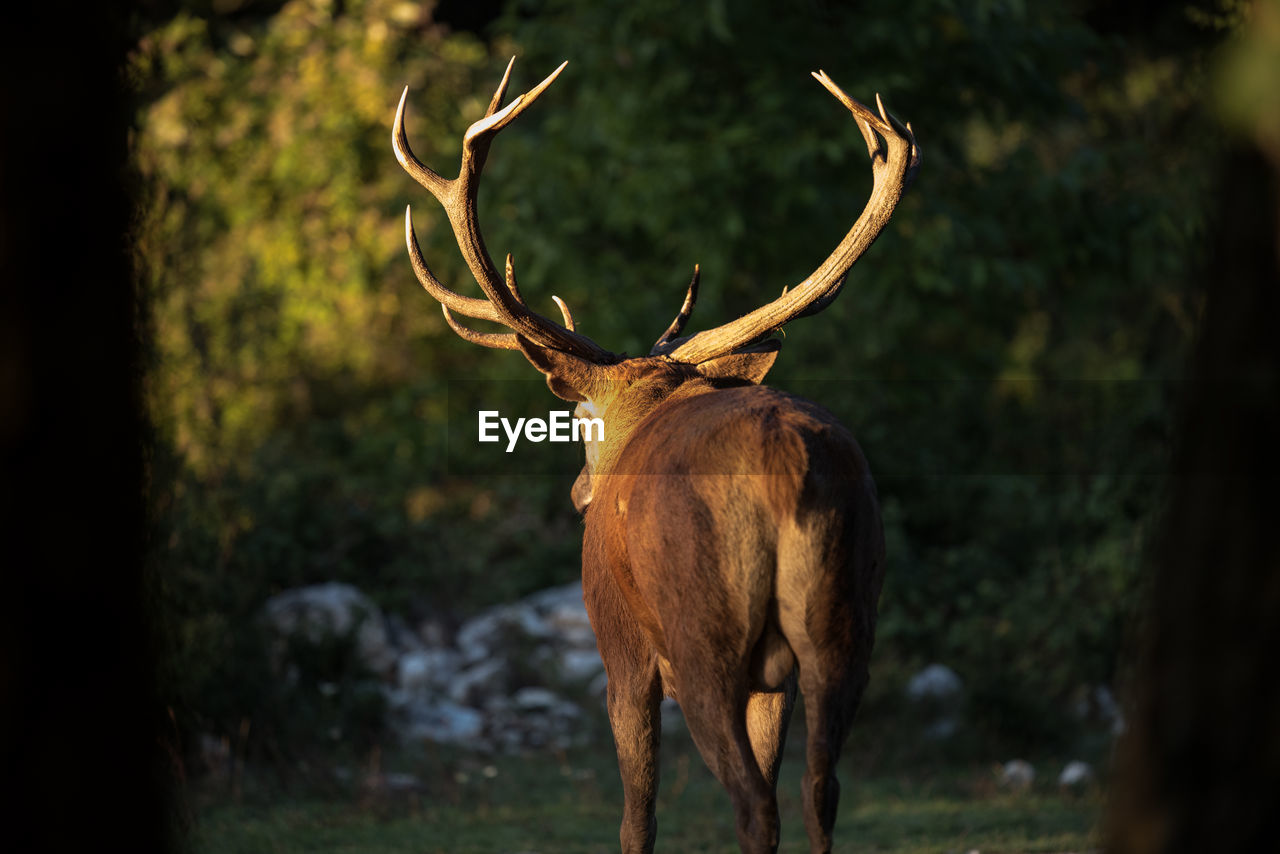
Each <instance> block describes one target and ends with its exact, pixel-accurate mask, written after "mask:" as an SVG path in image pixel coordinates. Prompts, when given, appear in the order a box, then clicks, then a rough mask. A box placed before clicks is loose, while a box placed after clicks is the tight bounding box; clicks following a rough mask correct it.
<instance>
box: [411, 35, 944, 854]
mask: <svg viewBox="0 0 1280 854" xmlns="http://www.w3.org/2000/svg"><path fill="white" fill-rule="evenodd" d="M514 62H515V59H514V57H513V58H512V60H511V62H510V63H509V64H508V65H507V70H506V72H505V73H504V74H503V77H502V80H501V82H500V83H499V84H498V88H497V90H496V91H495V93H494V95H493V98H492V100H491V101H490V102H489V106H488V109H487V110H486V111H485V114H484V116H483V117H482V118H481V119H479V120H478V121H476V122H475V123H474V124H472V125H471V126H470V127H469V128H468V130H467V131H466V132H465V134H464V136H463V143H462V163H461V167H460V169H459V173H458V177H457V178H453V179H446V178H443V177H441V176H440V175H439V174H438V173H436V172H435V171H434V170H432V169H431V168H430V167H428V166H426V165H425V164H423V163H422V162H420V161H419V160H418V159H417V158H416V157H415V156H414V154H413V151H412V149H411V148H410V146H409V140H408V136H407V133H406V130H405V108H406V101H407V99H408V96H409V89H408V87H406V88H405V90H404V92H403V93H402V95H401V97H400V103H399V106H398V107H397V109H396V114H395V120H394V124H393V129H392V148H393V150H394V152H395V156H396V159H397V160H398V161H399V163H400V165H401V166H402V167H403V168H404V169H405V170H406V171H407V172H408V173H409V175H410V176H412V177H413V178H414V179H415V180H416V181H417V182H418V183H419V184H421V185H422V186H423V187H424V188H425V189H426V190H427V191H428V192H430V193H431V195H432V196H434V197H435V199H436V200H437V201H438V202H439V203H440V205H441V206H442V207H443V208H444V212H445V214H446V216H447V217H448V220H449V223H450V225H451V227H452V230H453V233H454V236H455V237H456V239H457V242H458V247H459V249H460V250H461V253H462V256H463V259H464V260H465V262H466V264H467V267H468V268H469V270H470V272H471V274H472V276H473V277H474V278H475V280H476V283H477V284H478V285H479V286H480V289H481V291H482V292H483V294H484V298H477V297H468V296H465V295H463V294H459V293H457V292H455V291H453V290H450V289H449V288H447V287H445V286H444V285H443V284H441V282H440V281H439V280H438V279H437V278H436V277H435V276H434V275H433V274H432V272H431V270H430V269H429V268H428V266H427V263H426V261H425V260H424V258H423V256H422V250H421V248H420V246H419V243H418V239H417V235H416V233H415V231H414V227H413V213H412V209H411V207H406V209H405V224H404V225H405V243H406V246H407V249H408V254H409V260H410V263H411V265H412V268H413V270H414V273H415V275H416V277H417V279H418V281H419V282H420V283H421V285H422V287H423V288H424V289H425V290H426V291H427V293H428V294H429V295H430V296H431V297H432V298H434V299H435V300H436V301H437V302H439V303H440V307H441V310H442V311H443V313H444V318H445V321H446V322H447V324H448V325H449V327H450V328H451V329H452V330H453V332H455V333H456V334H457V335H458V336H460V337H461V338H463V339H465V340H466V341H469V342H471V343H473V344H477V345H480V346H483V347H490V348H499V349H507V350H518V351H520V352H521V353H522V354H523V355H524V357H525V358H526V359H527V360H528V361H529V362H530V363H531V364H532V365H533V367H534V368H536V369H537V370H538V371H539V372H541V373H542V374H543V375H544V376H545V379H546V383H547V385H548V387H549V388H550V390H551V392H552V393H553V394H555V395H556V396H557V397H559V398H561V399H562V400H565V401H569V402H571V403H575V404H576V408H575V416H580V417H586V416H590V417H598V418H600V419H602V420H603V423H604V435H603V437H600V436H598V435H596V436H592V437H589V438H588V439H587V441H586V443H585V445H586V446H585V456H586V462H585V465H584V467H583V469H582V472H581V473H580V474H579V475H578V477H577V479H576V481H575V482H574V484H573V487H572V489H571V491H570V497H571V499H572V501H573V503H574V505H575V507H576V508H577V509H578V511H579V512H581V514H582V518H583V535H582V536H583V545H582V584H583V599H584V602H585V604H586V608H587V613H588V616H589V617H590V621H591V625H592V627H593V629H594V630H595V634H596V641H597V646H598V648H599V652H600V657H601V659H602V661H603V663H604V668H605V674H606V677H607V680H608V683H607V695H606V708H607V712H608V718H609V723H610V727H611V729H612V732H613V739H614V746H615V748H616V751H617V758H618V767H619V774H620V776H621V778H622V784H623V811H622V823H621V829H620V832H619V841H620V843H621V849H622V851H623V852H626V853H627V854H631V852H649V851H652V850H653V847H654V843H655V838H656V833H657V820H656V798H657V788H658V775H659V769H658V746H659V740H660V729H661V716H660V703H661V702H662V700H663V698H664V697H671V698H674V699H675V700H676V702H677V703H678V704H679V706H680V708H681V711H682V712H683V714H684V718H685V722H686V725H687V728H688V731H689V734H690V736H691V737H692V740H693V742H694V744H695V746H696V748H697V749H698V752H699V753H700V754H701V756H702V758H703V759H704V761H705V762H706V764H707V766H708V767H709V769H710V770H711V772H712V773H713V774H714V775H715V777H716V778H717V779H718V780H719V782H720V783H721V784H722V785H723V786H724V788H725V789H726V790H727V792H728V794H729V797H730V799H731V801H732V804H733V809H734V817H735V829H736V833H737V839H738V844H739V847H740V848H741V850H742V851H743V852H748V854H754V852H766V851H776V850H777V846H778V842H779V823H780V820H779V815H778V804H777V794H776V791H777V780H778V772H779V767H780V764H781V759H782V753H783V746H784V742H785V737H786V731H787V727H788V724H789V722H790V718H791V712H792V708H793V706H794V704H795V700H796V692H797V690H798V691H799V692H800V693H801V694H802V695H803V697H804V717H805V724H806V727H805V729H806V743H805V761H806V770H805V772H804V776H803V779H802V787H803V796H804V797H803V811H804V821H805V828H806V831H807V833H808V838H809V844H810V849H811V851H813V852H826V851H830V850H831V844H832V830H833V827H834V824H835V819H836V807H837V803H838V799H839V792H840V786H839V782H838V781H837V779H836V764H837V761H838V759H839V757H840V753H841V750H842V749H843V745H844V742H845V740H846V737H847V735H848V733H849V730H850V727H851V725H852V721H853V718H854V714H855V712H856V710H857V708H858V706H859V703H860V701H861V698H862V694H863V692H864V689H865V688H866V685H867V681H868V674H869V670H868V666H869V659H870V655H871V650H872V646H873V643H874V639H875V627H876V618H877V608H878V601H879V597H880V589H881V586H882V583H883V580H884V567H885V553H884V533H883V528H882V523H881V518H880V508H879V503H878V499H877V493H876V487H875V483H874V481H873V479H872V476H871V472H870V468H869V466H868V463H867V460H866V458H865V456H864V455H863V453H862V450H861V448H860V447H859V445H858V443H857V442H856V441H855V439H854V438H853V435H852V434H851V433H850V432H849V431H848V430H847V429H845V428H844V427H843V426H842V425H841V424H840V423H839V422H838V421H837V420H836V418H835V417H834V416H833V415H831V414H830V413H829V412H827V411H826V410H825V409H823V408H821V407H820V406H818V405H817V404H815V403H812V402H809V401H807V400H804V399H802V398H799V397H795V396H792V395H789V394H787V393H785V392H783V391H778V390H775V389H771V388H769V387H767V386H764V385H762V384H761V383H762V381H763V379H764V377H765V375H766V374H767V373H768V371H769V369H770V368H771V367H772V366H773V364H774V361H775V359H776V358H777V356H778V352H779V350H780V347H781V343H780V340H779V339H778V338H777V337H775V333H777V332H778V330H780V329H781V328H782V327H783V326H784V325H785V324H787V323H789V322H790V321H792V320H795V319H796V318H799V317H804V316H808V315H813V314H817V313H818V312H820V311H822V310H823V309H825V308H826V307H827V306H829V305H830V304H831V302H832V301H833V300H834V299H835V298H836V296H837V295H838V294H839V292H840V290H841V288H842V287H843V286H844V282H845V278H846V274H847V273H848V271H849V269H850V268H851V267H852V266H853V264H854V262H855V261H856V260H857V259H858V258H859V257H860V256H861V255H862V254H863V253H864V252H865V251H866V250H867V248H868V247H869V246H870V245H871V244H872V242H874V241H875V239H876V237H877V236H878V235H879V234H880V232H881V231H882V230H883V229H884V227H885V225H886V223H887V222H888V220H889V218H890V216H891V215H892V213H893V210H894V208H895V207H896V206H897V204H898V201H899V200H900V199H901V197H902V194H903V193H904V192H905V191H906V189H907V187H908V186H909V185H910V184H911V182H912V180H913V179H914V177H915V175H916V173H917V171H918V170H919V167H920V149H919V147H918V146H917V145H916V141H915V137H914V135H913V132H912V129H911V125H910V124H905V125H904V124H902V123H901V122H899V121H898V120H897V119H896V118H895V117H893V116H892V115H890V114H889V113H888V112H887V111H886V110H885V108H884V104H883V102H882V101H881V99H880V96H879V95H877V96H876V106H877V108H878V109H877V111H872V110H871V109H869V108H868V107H866V106H864V105H863V104H861V103H859V102H858V101H856V100H854V99H853V98H851V97H849V96H848V95H846V94H845V92H844V91H843V90H842V89H840V87H839V86H837V85H836V84H835V83H834V82H833V81H832V80H831V78H830V77H829V76H828V75H827V74H826V73H825V72H823V71H816V72H813V77H814V78H816V79H817V81H818V82H819V83H821V84H822V86H823V87H825V88H826V89H827V91H828V92H830V93H831V94H832V95H833V96H834V97H835V98H836V99H837V100H839V101H840V102H841V103H842V104H843V105H844V106H845V108H847V109H848V110H849V111H850V113H852V115H853V117H854V119H855V120H856V122H857V125H858V129H859V131H860V132H861V134H862V138H863V140H864V141H865V143H866V146H867V152H868V155H869V156H870V158H871V166H872V173H873V179H874V180H873V187H872V190H871V194H870V198H869V200H868V201H867V203H866V206H865V208H864V210H863V211H862V213H861V214H860V215H859V217H858V218H857V220H856V221H855V222H854V224H853V226H852V227H851V228H850V230H849V231H848V233H847V234H845V236H844V238H843V239H842V240H841V241H840V243H839V245H838V246H837V247H836V248H835V250H834V251H833V252H832V253H831V255H830V256H829V257H828V258H827V259H826V260H825V261H823V262H822V264H821V265H820V266H819V267H818V268H817V270H815V271H814V273H813V274H812V275H810V276H809V277H808V278H806V279H804V280H803V281H802V282H800V283H799V284H798V285H795V286H794V287H788V288H784V289H783V291H782V294H781V296H779V297H778V298H776V299H774V300H773V301H771V302H768V303H766V304H765V305H763V306H761V307H759V308H756V309H754V310H753V311H750V312H748V313H747V314H745V315H742V316H740V317H738V318H736V319H734V320H732V321H730V322H728V323H725V324H723V325H721V326H718V327H716V328H713V329H710V330H706V331H702V332H698V333H697V334H693V335H688V336H682V332H683V331H684V328H685V324H686V322H687V321H688V320H689V317H690V315H691V313H692V310H693V307H694V304H695V302H696V300H697V295H698V282H699V276H700V270H699V268H698V267H697V266H696V265H695V267H694V274H693V279H692V281H691V282H690V283H689V285H688V288H687V290H686V293H685V298H684V303H683V304H682V306H681V308H680V310H679V312H678V313H677V315H676V317H675V319H674V320H673V321H672V322H671V324H670V325H669V326H668V327H667V329H666V330H665V331H664V332H663V333H662V335H661V336H660V337H659V338H658V340H657V342H656V343H655V344H654V345H653V347H652V349H651V350H650V351H649V353H648V355H645V356H628V355H626V354H618V353H613V352H610V351H608V350H606V349H604V348H603V347H602V346H600V345H599V344H597V343H596V342H595V341H593V340H592V339H590V338H589V337H587V336H585V335H583V334H582V333H580V332H578V331H577V329H576V327H575V324H574V318H573V314H572V313H571V312H570V310H569V307H568V306H567V305H566V304H565V302H564V301H563V300H561V299H560V298H559V297H556V296H553V297H552V299H553V300H554V301H555V303H556V306H557V308H558V309H559V313H560V315H561V319H562V321H563V322H556V321H554V320H552V319H550V318H548V317H546V316H544V315H542V314H539V313H538V312H536V311H534V310H533V309H532V308H531V307H530V306H529V305H528V304H527V303H526V301H525V298H524V296H523V295H522V293H521V291H520V288H519V286H518V285H517V283H516V276H515V271H514V268H513V266H512V259H511V255H510V254H508V255H507V257H506V264H505V269H504V270H503V272H501V273H499V271H498V269H497V267H496V266H495V265H494V262H493V260H492V258H491V257H490V256H489V253H488V250H487V249H486V247H485V243H484V238H483V237H482V234H481V229H480V222H479V214H478V208H477V194H478V186H479V178H480V174H481V172H482V170H483V167H484V164H485V161H486V158H487V157H488V154H489V148H490V145H491V144H492V142H493V139H494V137H495V136H496V135H497V134H498V133H499V132H500V131H501V130H502V129H503V128H505V127H507V126H508V125H510V124H511V122H512V121H514V120H515V119H516V118H517V117H518V116H519V115H520V114H521V113H523V112H524V111H525V110H527V109H528V108H529V106H530V105H532V104H533V103H534V101H536V100H537V99H538V98H539V97H540V96H541V95H542V94H543V93H544V92H545V91H546V89H547V88H548V87H549V86H550V85H551V84H552V83H553V82H554V81H555V79H556V78H557V77H558V76H559V75H560V73H561V72H562V71H563V70H564V68H565V66H566V65H567V64H568V63H567V62H565V63H562V64H561V65H560V66H559V67H558V68H557V69H556V70H555V71H554V72H552V73H551V74H550V75H549V76H548V77H547V78H546V79H544V80H543V81H542V82H541V83H539V84H538V85H537V86H535V87H533V88H532V89H530V90H529V91H527V92H525V93H524V94H521V95H518V96H516V97H515V98H513V99H512V100H511V101H510V103H508V104H507V105H506V106H503V107H501V108H499V107H500V105H501V104H502V101H503V100H504V98H505V96H506V92H507V86H508V83H509V81H510V77H511V69H512V66H513V65H514ZM459 317H462V318H467V319H470V320H481V321H489V322H492V323H495V324H497V325H498V326H500V327H502V328H503V329H504V330H505V331H501V332H485V331H479V330H477V329H474V328H472V326H471V325H469V324H467V323H464V322H463V321H462V320H460V319H459Z"/></svg>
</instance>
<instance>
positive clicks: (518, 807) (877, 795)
mask: <svg viewBox="0 0 1280 854" xmlns="http://www.w3.org/2000/svg"><path fill="white" fill-rule="evenodd" d="M606 738H607V737H606ZM855 740H856V739H855ZM597 741H600V740H599V739H598V740H597ZM855 746H856V745H851V748H853V747H855ZM801 747H802V744H801V737H800V734H799V733H798V732H795V731H793V732H792V734H791V738H790V739H789V744H788V750H787V754H786V759H785V761H784V765H783V771H782V777H781V780H780V782H779V786H778V795H779V806H780V810H781V813H782V845H781V848H780V850H781V851H783V852H803V851H807V850H808V848H807V844H806V839H805V834H804V823H803V819H802V817H801V814H800V775H801V773H802V772H803V755H802V751H801ZM849 754H850V755H849V756H847V757H846V758H845V759H844V760H843V761H842V762H841V780H842V785H843V793H842V797H841V803H840V814H839V819H838V821H837V824H836V850H837V851H842V852H898V854H943V852H955V854H967V852H971V851H974V850H976V851H980V852H982V854H993V852H1068V851H1071V852H1083V851H1089V850H1092V849H1095V848H1097V847H1098V843H1097V839H1096V833H1095V831H1094V827H1095V824H1096V822H1097V819H1098V816H1099V813H1100V803H1101V794H1100V792H1099V791H1098V790H1097V789H1096V788H1094V789H1090V790H1088V791H1085V792H1078V793H1069V792H1060V791H1058V790H1057V788H1056V786H1055V785H1054V784H1053V781H1052V778H1053V777H1054V776H1055V775H1056V773H1057V771H1056V768H1053V767H1052V766H1051V764H1050V763H1049V762H1045V763H1044V770H1042V772H1041V777H1042V778H1048V779H1045V780H1044V781H1043V782H1039V781H1038V782H1037V784H1036V785H1035V786H1033V787H1032V789H1031V790H1029V791H1027V792H1023V793H1020V794H1014V793H1010V792H1005V791H1001V790H1000V788H999V787H998V786H997V784H996V774H995V771H994V768H993V767H990V766H988V767H979V766H964V765H955V764H950V765H947V766H945V767H941V768H933V767H929V766H928V765H927V764H925V765H924V766H921V765H920V764H919V763H913V765H914V766H915V768H914V770H912V771H891V770H889V769H888V768H886V767H885V766H886V763H885V762H883V761H876V760H874V759H871V760H869V761H868V757H867V755H866V753H865V750H863V751H859V750H857V749H851V750H850V751H849ZM378 764H379V765H380V766H381V769H382V770H404V771H409V772H412V773H413V774H414V775H415V776H416V777H417V778H418V779H419V780H420V781H421V782H422V786H421V787H420V788H419V789H418V790H416V791H408V792H406V791H399V792H394V793H388V792H385V791H383V792H379V791H376V790H369V789H362V788H361V787H359V786H357V785H349V786H345V787H343V786H334V787H331V788H330V790H328V791H323V792H316V791H311V792H310V793H309V794H306V795H299V794H292V795H291V794H287V793H285V792H283V791H282V790H281V789H279V788H278V787H277V788H274V789H272V788H269V787H266V786H265V785H264V784H261V783H260V782H259V783H255V782H254V781H253V780H252V779H244V780H241V781H240V782H239V783H238V785H236V786H235V787H232V786H230V785H228V784H225V783H224V784H222V785H219V786H211V785H209V784H207V783H206V784H204V785H203V786H200V787H198V788H196V789H194V790H193V792H192V796H191V802H192V804H193V813H194V821H193V825H192V835H191V841H192V843H193V849H194V850H195V851H196V852H199V853H200V854H231V852H237V854H239V852H246V854H247V853H248V852H299V854H301V852H308V854H318V853H319V852H324V854H348V852H350V854H354V852H406V854H407V852H415V854H423V853H424V852H428V853H429V854H434V852H440V854H533V852H537V854H557V853H558V852H563V854H597V852H600V854H604V852H615V851H617V850H618V844H617V825H618V819H619V816H620V810H621V803H622V789H621V784H620V783H619V782H618V776H617V770H616V766H615V765H614V760H613V755H612V750H611V745H609V744H608V743H607V742H606V743H604V744H598V745H597V746H595V747H594V748H592V749H582V750H575V751H572V752H569V753H560V754H554V755H552V754H547V755H541V756H525V757H492V758H487V759H486V758H483V757H475V756H468V755H465V754H452V755H449V754H442V753H430V754H421V755H412V754H408V753H406V754H403V755H397V756H394V757H387V758H385V760H379V763H378ZM859 764H862V765H863V766H864V768H863V770H861V771H860V770H859V767H858V766H859ZM867 766H870V767H869V770H868V769H867ZM662 769H663V777H662V786H661V789H660V798H659V805H658V846H657V847H658V850H659V851H668V852H716V854H720V852H723V854H732V852H737V850H738V848H737V845H736V842H735V837H734V831H733V812H732V808H731V807H730V804H729V799H728V796H727V795H725V794H724V792H723V791H722V790H721V789H720V787H719V784H718V783H717V782H716V781H715V779H714V778H713V777H712V776H711V775H710V773H709V772H708V771H707V770H706V768H705V766H704V765H703V764H702V761H701V759H700V757H699V756H698V754H697V751H696V750H695V749H694V748H693V746H692V743H691V742H690V741H689V738H688V736H687V734H685V733H684V732H682V731H680V732H676V733H672V734H669V735H667V736H666V737H665V740H664V744H663V764H662Z"/></svg>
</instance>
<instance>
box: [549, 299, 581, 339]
mask: <svg viewBox="0 0 1280 854" xmlns="http://www.w3.org/2000/svg"><path fill="white" fill-rule="evenodd" d="M551 298H552V299H553V300H555V301H556V305H558V306H560V316H561V317H563V318H564V328H565V329H568V330H569V331H570V332H574V331H576V329H577V327H576V326H574V323H573V313H572V312H570V311H569V306H568V305H567V304H566V303H565V301H564V300H562V299H560V297H558V296H556V295H555V294H552V295H551Z"/></svg>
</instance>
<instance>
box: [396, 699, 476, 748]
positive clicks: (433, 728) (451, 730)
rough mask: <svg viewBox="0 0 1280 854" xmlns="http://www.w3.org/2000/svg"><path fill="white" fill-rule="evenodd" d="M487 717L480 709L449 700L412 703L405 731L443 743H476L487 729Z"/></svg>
mask: <svg viewBox="0 0 1280 854" xmlns="http://www.w3.org/2000/svg"><path fill="white" fill-rule="evenodd" d="M484 725H485V718H484V715H482V714H481V713H480V712H479V711H478V710H477V709H472V708H470V707H468V706H461V705H458V704H456V703H450V702H448V701H441V702H438V703H435V704H432V705H425V704H424V705H418V706H413V707H411V709H410V711H409V715H408V724H407V726H406V728H405V735H406V736H408V737H409V738H413V739H425V740H427V741H435V742H440V743H442V744H461V745H470V744H473V743H474V742H475V741H476V740H477V739H478V738H479V737H480V736H481V735H482V734H483V733H484Z"/></svg>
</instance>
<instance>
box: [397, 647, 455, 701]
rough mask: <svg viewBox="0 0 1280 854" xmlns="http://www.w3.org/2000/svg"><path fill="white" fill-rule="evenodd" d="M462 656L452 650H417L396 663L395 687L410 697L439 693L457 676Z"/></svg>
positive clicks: (406, 654) (403, 655)
mask: <svg viewBox="0 0 1280 854" xmlns="http://www.w3.org/2000/svg"><path fill="white" fill-rule="evenodd" d="M461 663H462V656H460V655H459V654H458V653H457V652H456V651H454V650H452V649H417V650H414V651H412V652H406V653H404V654H402V655H401V656H400V660H399V661H398V662H397V663H396V687H398V688H399V689H400V690H401V691H404V692H405V693H407V694H410V695H426V694H429V693H431V692H440V691H443V690H445V688H446V687H447V686H448V685H450V684H451V683H452V682H453V681H454V680H455V679H456V678H457V675H458V667H459V665H460V664H461Z"/></svg>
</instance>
